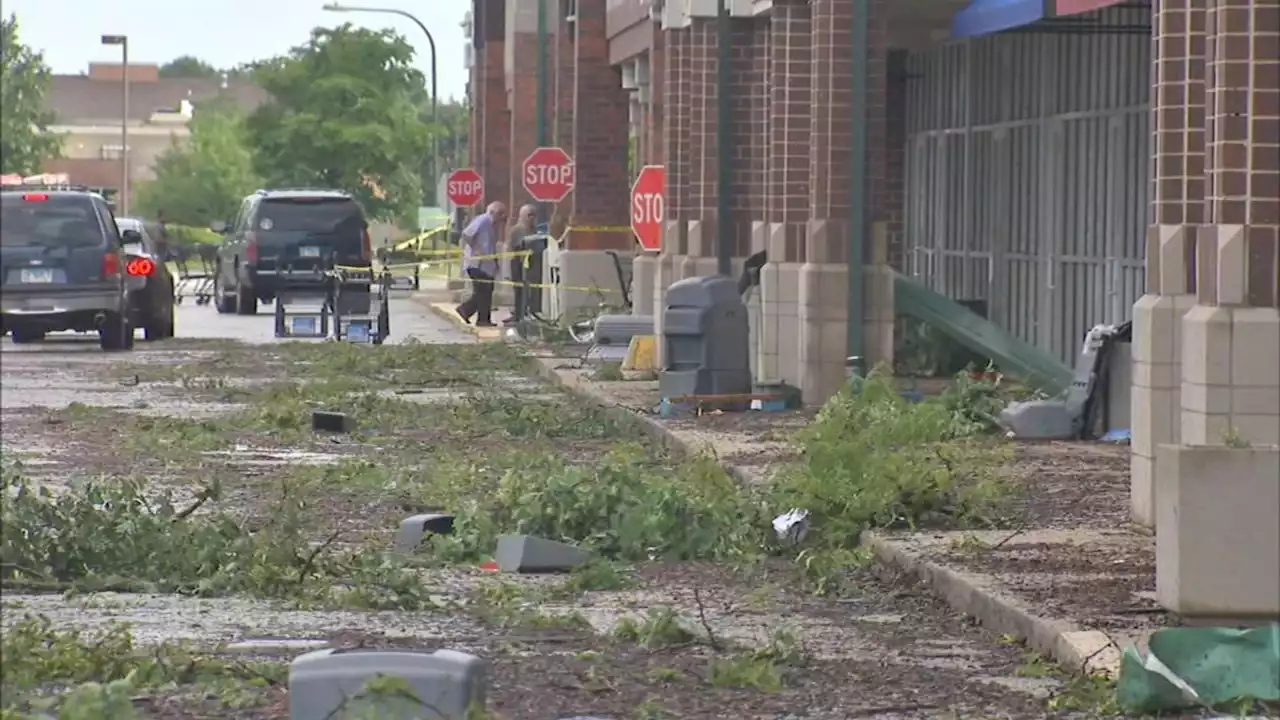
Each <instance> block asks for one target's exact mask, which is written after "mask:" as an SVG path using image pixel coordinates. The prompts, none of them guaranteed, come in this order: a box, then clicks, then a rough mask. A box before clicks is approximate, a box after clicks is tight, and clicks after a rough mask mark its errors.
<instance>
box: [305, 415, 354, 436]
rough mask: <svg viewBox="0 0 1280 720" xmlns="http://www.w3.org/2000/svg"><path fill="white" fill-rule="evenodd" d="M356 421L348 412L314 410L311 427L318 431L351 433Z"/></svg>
mask: <svg viewBox="0 0 1280 720" xmlns="http://www.w3.org/2000/svg"><path fill="white" fill-rule="evenodd" d="M355 428H356V423H355V421H354V420H352V419H351V418H350V417H348V416H347V414H346V413H340V412H329V411H328V410H314V411H312V413H311V429H312V430H314V431H316V432H335V433H349V432H351V431H352V430H355Z"/></svg>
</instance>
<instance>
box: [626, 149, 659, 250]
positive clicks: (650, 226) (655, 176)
mask: <svg viewBox="0 0 1280 720" xmlns="http://www.w3.org/2000/svg"><path fill="white" fill-rule="evenodd" d="M666 199H667V169H666V168H665V167H663V166H661V165H646V166H645V167H643V168H641V169H640V174H639V175H637V176H636V184H635V185H632V186H631V230H632V231H633V232H635V234H636V239H637V240H639V241H640V247H642V248H644V249H645V250H648V251H649V252H658V251H659V250H661V249H662V223H663V220H665V219H666V212H667V207H666V205H667V203H666Z"/></svg>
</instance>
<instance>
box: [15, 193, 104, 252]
mask: <svg viewBox="0 0 1280 720" xmlns="http://www.w3.org/2000/svg"><path fill="white" fill-rule="evenodd" d="M101 243H102V225H101V223H100V222H99V220H98V214H97V212H95V210H94V207H93V200H92V199H91V198H89V197H85V196H80V195H55V194H45V193H36V192H32V193H16V192H15V193H6V194H4V195H3V196H0V245H3V246H5V247H15V246H22V245H26V246H31V245H41V246H46V247H90V246H93V245H98V244H101Z"/></svg>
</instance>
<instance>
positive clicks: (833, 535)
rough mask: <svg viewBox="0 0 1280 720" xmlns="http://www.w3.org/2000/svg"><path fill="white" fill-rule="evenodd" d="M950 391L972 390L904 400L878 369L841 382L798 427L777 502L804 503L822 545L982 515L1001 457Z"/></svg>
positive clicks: (996, 491) (998, 486)
mask: <svg viewBox="0 0 1280 720" xmlns="http://www.w3.org/2000/svg"><path fill="white" fill-rule="evenodd" d="M955 392H966V393H971V392H972V391H971V390H963V391H951V392H950V393H948V394H945V395H943V396H941V397H938V398H930V399H927V400H925V401H923V402H911V401H910V400H907V399H905V398H903V397H902V395H901V393H900V391H899V390H898V388H897V387H896V386H895V385H894V384H893V382H892V381H891V380H890V379H887V378H884V377H880V376H877V375H872V376H871V377H869V378H868V379H866V380H865V381H862V382H861V383H859V385H857V386H854V385H849V386H846V387H845V388H843V389H842V390H841V391H840V392H839V393H838V394H837V395H836V396H835V397H833V398H832V399H831V400H830V401H828V402H827V404H826V405H825V406H824V407H823V408H822V411H821V412H820V413H819V414H818V417H817V419H816V420H815V422H814V423H813V424H812V425H810V426H809V427H808V428H806V429H804V430H803V431H802V432H801V433H800V435H799V438H798V440H799V442H800V444H801V446H802V447H803V449H804V460H803V462H802V463H800V464H798V465H797V466H795V467H793V468H792V469H791V471H790V472H788V473H786V474H785V476H784V478H783V479H782V481H781V482H780V483H779V485H778V487H777V489H776V491H775V496H776V498H777V501H778V502H779V504H780V506H786V507H800V508H805V509H807V510H809V512H810V513H811V521H812V523H813V527H814V528H815V530H814V534H815V536H816V538H817V540H816V541H817V542H818V543H819V544H821V545H823V546H826V547H829V548H840V547H844V548H848V547H853V546H855V545H857V543H858V538H859V536H860V535H861V533H862V532H863V531H864V530H867V529H870V528H914V527H919V526H938V525H944V524H948V525H949V524H954V523H957V522H958V523H961V524H966V523H971V522H975V521H976V522H983V521H985V520H987V519H988V517H989V513H990V512H992V511H993V510H994V509H995V507H996V505H995V503H996V501H997V500H998V499H999V498H1000V496H1001V495H1002V491H1003V484H1002V483H1001V481H1000V472H1001V468H1003V467H1004V465H1005V464H1006V463H1007V461H1008V460H1009V459H1010V458H1009V455H1008V452H1007V450H1006V449H1005V448H1002V447H1001V446H999V445H997V444H995V443H994V442H991V441H990V439H989V438H985V437H983V436H982V435H981V433H982V432H984V431H985V427H984V426H983V425H982V424H981V423H979V422H977V421H975V419H974V418H973V417H972V415H971V414H970V413H968V412H967V411H966V407H967V406H966V405H965V404H964V398H963V397H956V396H955V395H953V394H952V393H955ZM977 396H978V397H981V395H977Z"/></svg>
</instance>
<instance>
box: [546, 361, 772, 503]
mask: <svg viewBox="0 0 1280 720" xmlns="http://www.w3.org/2000/svg"><path fill="white" fill-rule="evenodd" d="M535 359H536V360H537V361H538V373H539V374H540V375H542V377H544V378H546V379H547V380H549V381H551V382H553V383H555V384H557V385H559V386H560V387H562V388H564V389H566V390H568V391H569V392H571V393H573V394H574V395H576V396H577V397H579V398H582V399H583V400H586V401H587V402H592V403H595V404H597V405H600V406H603V407H604V408H605V410H606V411H608V412H609V414H610V415H612V416H613V417H614V419H617V420H620V421H622V422H630V423H635V424H636V425H637V426H638V427H639V428H640V430H641V432H643V433H644V435H645V437H647V438H649V439H650V440H652V441H653V442H654V443H656V444H657V445H658V446H659V447H661V448H663V449H665V450H667V451H668V452H671V453H674V454H677V455H683V456H685V457H698V456H699V455H703V454H706V450H705V449H704V448H698V447H695V446H694V445H692V444H691V443H689V441H687V440H685V439H684V438H682V437H680V436H679V435H677V434H676V433H675V432H674V431H672V430H671V429H670V428H668V427H667V426H665V425H663V424H662V422H661V421H659V420H658V419H657V418H652V417H649V416H647V415H640V414H638V413H636V412H635V411H633V410H632V409H631V408H627V407H624V406H621V405H619V404H617V403H616V402H614V401H613V400H612V399H611V398H609V397H608V396H606V395H604V394H603V393H601V392H599V391H598V390H596V389H594V388H591V387H588V386H586V384H585V383H583V382H582V380H581V379H580V378H578V377H576V376H573V375H569V374H566V373H561V372H559V371H558V370H556V365H557V364H559V363H561V362H564V361H565V358H535ZM717 461H718V462H720V466H721V467H723V468H724V470H725V472H727V473H729V474H730V475H732V476H733V478H734V479H735V480H737V481H738V482H741V483H753V482H755V481H754V480H753V479H752V478H750V477H749V476H748V475H747V474H746V473H744V472H743V471H742V470H741V469H740V468H738V467H737V466H735V465H730V464H728V463H725V462H722V461H719V460H718V459H717Z"/></svg>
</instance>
